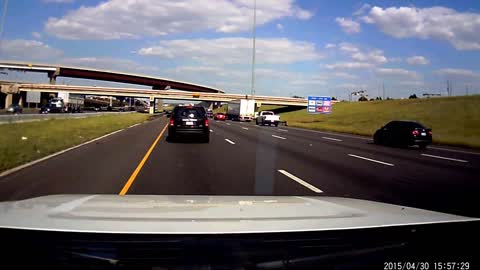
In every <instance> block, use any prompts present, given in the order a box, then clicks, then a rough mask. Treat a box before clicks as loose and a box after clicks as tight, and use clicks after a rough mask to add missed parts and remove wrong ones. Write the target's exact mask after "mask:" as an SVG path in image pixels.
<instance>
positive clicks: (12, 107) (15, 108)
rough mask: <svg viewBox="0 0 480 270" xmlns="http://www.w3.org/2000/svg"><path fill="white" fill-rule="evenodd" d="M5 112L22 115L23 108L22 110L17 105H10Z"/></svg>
mask: <svg viewBox="0 0 480 270" xmlns="http://www.w3.org/2000/svg"><path fill="white" fill-rule="evenodd" d="M7 112H8V113H22V112H23V108H22V106H20V105H18V104H12V105H10V106H8V108H7Z"/></svg>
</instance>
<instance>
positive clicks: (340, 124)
mask: <svg viewBox="0 0 480 270" xmlns="http://www.w3.org/2000/svg"><path fill="white" fill-rule="evenodd" d="M260 110H274V111H281V110H285V108H284V107H278V106H262V108H260ZM280 116H281V120H283V121H287V122H288V125H289V126H294V127H301V128H307V129H316V130H327V131H335V132H343V133H351V134H359V135H367V136H371V135H373V133H374V132H375V130H377V129H378V128H380V127H381V126H383V125H384V124H386V123H387V122H389V121H391V120H399V119H400V120H414V121H418V122H420V123H422V124H423V125H425V126H427V127H429V128H432V130H433V140H434V143H439V144H447V145H456V146H466V147H474V148H480V96H479V95H476V96H462V97H444V98H443V97H442V98H430V99H404V100H384V101H369V102H339V103H336V104H334V105H333V112H332V114H329V115H319V114H308V113H307V112H306V109H305V108H302V109H301V110H296V111H290V112H283V113H282V112H280Z"/></svg>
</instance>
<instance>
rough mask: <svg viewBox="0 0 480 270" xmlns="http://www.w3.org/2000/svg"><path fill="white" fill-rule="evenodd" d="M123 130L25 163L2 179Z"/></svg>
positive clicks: (5, 174)
mask: <svg viewBox="0 0 480 270" xmlns="http://www.w3.org/2000/svg"><path fill="white" fill-rule="evenodd" d="M123 130H124V129H123V128H122V129H119V130H117V131H114V132H112V133H108V134H105V135H103V136H100V137H98V138H95V139H93V140H90V141H88V142H84V143H81V144H79V145H75V146H72V147H70V148H67V149H64V150H61V151H59V152H56V153H53V154H51V155H48V156H46V157H42V158H40V159H37V160H34V161H31V162H28V163H25V164H23V165H20V166H18V167H15V168H12V169H10V170H6V171H4V172H2V173H0V178H2V177H4V176H7V175H9V174H11V173H14V172H16V171H19V170H21V169H25V168H27V167H30V166H32V165H35V164H37V163H40V162H42V161H45V160H47V159H51V158H53V157H56V156H58V155H61V154H63V153H66V152H68V151H70V150H73V149H75V148H79V147H81V146H84V145H87V144H90V143H93V142H96V141H98V140H101V139H103V138H106V137H108V136H111V135H113V134H115V133H118V132H120V131H123Z"/></svg>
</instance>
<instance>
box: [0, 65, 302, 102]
mask: <svg viewBox="0 0 480 270" xmlns="http://www.w3.org/2000/svg"><path fill="white" fill-rule="evenodd" d="M2 69H4V70H5V69H6V70H18V71H25V72H40V73H46V74H47V76H48V77H49V78H50V84H32V83H18V84H12V83H11V82H0V85H3V86H2V91H1V92H2V93H4V94H7V96H6V98H5V107H7V106H8V105H9V104H11V103H12V102H13V99H12V94H19V93H20V92H29V91H36V92H43V93H49V92H57V93H58V92H68V93H72V94H85V95H105V96H125V97H142V98H149V99H150V101H155V99H173V100H199V101H216V102H228V101H231V100H235V99H240V98H252V97H251V96H248V95H241V94H226V93H225V91H224V90H221V89H218V88H214V87H209V86H205V85H200V84H194V83H189V82H183V81H177V80H172V79H166V78H160V77H152V76H146V75H139V74H133V73H123V72H115V71H106V70H97V69H91V68H82V67H71V66H63V65H46V64H30V63H20V62H3V63H1V62H0V70H2ZM57 77H69V78H81V79H90V80H103V81H111V82H119V83H129V84H138V85H146V86H151V87H152V90H149V89H132V88H113V87H92V86H70V85H56V79H57ZM167 89H169V90H167ZM255 100H256V101H257V103H258V104H270V105H287V106H307V101H306V99H301V98H289V97H273V96H257V95H256V96H255Z"/></svg>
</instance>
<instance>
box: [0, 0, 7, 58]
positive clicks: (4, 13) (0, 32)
mask: <svg viewBox="0 0 480 270" xmlns="http://www.w3.org/2000/svg"><path fill="white" fill-rule="evenodd" d="M7 7H8V0H3V10H2V19H1V21H0V54H1V50H2V40H3V28H4V26H5V17H7Z"/></svg>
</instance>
